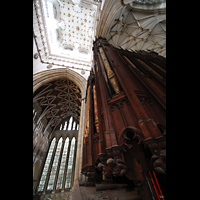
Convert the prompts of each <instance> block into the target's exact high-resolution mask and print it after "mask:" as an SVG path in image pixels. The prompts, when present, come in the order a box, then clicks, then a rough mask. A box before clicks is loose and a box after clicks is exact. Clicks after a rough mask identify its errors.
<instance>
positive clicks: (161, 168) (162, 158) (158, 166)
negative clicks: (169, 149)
mask: <svg viewBox="0 0 200 200" xmlns="http://www.w3.org/2000/svg"><path fill="white" fill-rule="evenodd" d="M156 154H157V150H155V151H154V155H153V156H152V157H151V162H152V165H153V168H154V170H155V171H156V172H157V173H161V174H164V175H165V174H166V149H164V150H161V151H160V153H159V155H156Z"/></svg>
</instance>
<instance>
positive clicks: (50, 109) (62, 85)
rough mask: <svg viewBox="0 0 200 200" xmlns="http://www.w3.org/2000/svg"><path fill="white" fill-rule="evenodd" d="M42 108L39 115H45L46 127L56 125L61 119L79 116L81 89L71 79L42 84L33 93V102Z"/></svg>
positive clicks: (77, 117)
mask: <svg viewBox="0 0 200 200" xmlns="http://www.w3.org/2000/svg"><path fill="white" fill-rule="evenodd" d="M36 101H37V102H38V104H39V106H40V107H41V109H42V112H41V115H40V117H41V118H42V117H44V116H45V117H46V119H47V121H48V122H47V128H48V127H49V126H51V127H55V126H57V125H58V124H59V123H60V122H61V120H62V119H65V118H66V117H68V116H73V117H75V118H76V119H77V120H79V117H80V107H81V90H80V88H79V87H78V86H77V85H76V84H75V83H74V82H73V81H71V80H68V79H59V80H56V81H52V82H49V83H46V84H44V85H42V86H41V87H40V88H39V89H38V90H37V91H36V92H35V94H34V98H33V103H34V102H36Z"/></svg>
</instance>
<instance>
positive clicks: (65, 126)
mask: <svg viewBox="0 0 200 200" xmlns="http://www.w3.org/2000/svg"><path fill="white" fill-rule="evenodd" d="M66 128H67V122H65V125H64V128H63V130H66Z"/></svg>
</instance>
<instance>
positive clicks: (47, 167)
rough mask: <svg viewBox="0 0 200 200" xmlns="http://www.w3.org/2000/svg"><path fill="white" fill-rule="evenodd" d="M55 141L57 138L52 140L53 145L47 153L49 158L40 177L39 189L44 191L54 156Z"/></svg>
mask: <svg viewBox="0 0 200 200" xmlns="http://www.w3.org/2000/svg"><path fill="white" fill-rule="evenodd" d="M55 142H56V138H54V139H53V140H52V142H51V146H50V148H49V152H48V155H47V158H46V161H45V164H44V169H43V172H42V176H41V179H40V183H39V188H38V191H43V189H44V184H45V180H46V176H47V172H48V169H49V164H50V161H51V156H52V153H53V149H54V146H55Z"/></svg>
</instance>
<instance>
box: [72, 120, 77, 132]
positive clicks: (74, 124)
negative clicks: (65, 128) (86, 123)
mask: <svg viewBox="0 0 200 200" xmlns="http://www.w3.org/2000/svg"><path fill="white" fill-rule="evenodd" d="M75 127H76V122H75V121H74V123H73V128H72V130H75Z"/></svg>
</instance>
